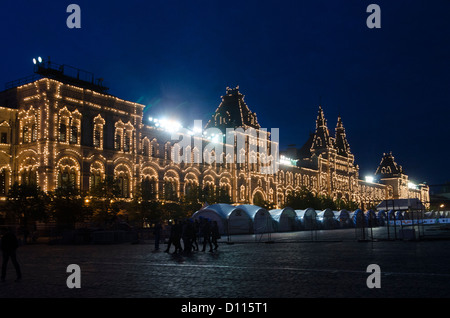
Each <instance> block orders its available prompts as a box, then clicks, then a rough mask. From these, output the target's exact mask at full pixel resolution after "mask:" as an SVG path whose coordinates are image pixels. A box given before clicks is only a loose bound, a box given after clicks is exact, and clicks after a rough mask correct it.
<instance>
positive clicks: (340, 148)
mask: <svg viewBox="0 0 450 318" xmlns="http://www.w3.org/2000/svg"><path fill="white" fill-rule="evenodd" d="M334 147H335V148H336V150H337V153H338V154H339V155H341V156H345V157H347V156H348V155H349V154H350V153H351V152H350V145H349V144H348V141H347V136H346V134H345V128H344V125H343V124H342V119H341V116H339V117H338V120H337V124H336V134H335V143H334Z"/></svg>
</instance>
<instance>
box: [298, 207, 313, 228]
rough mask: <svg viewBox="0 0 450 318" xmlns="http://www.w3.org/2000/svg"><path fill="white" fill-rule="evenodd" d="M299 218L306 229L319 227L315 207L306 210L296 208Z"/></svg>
mask: <svg viewBox="0 0 450 318" xmlns="http://www.w3.org/2000/svg"><path fill="white" fill-rule="evenodd" d="M295 213H296V214H297V219H298V220H299V221H301V224H302V227H303V228H304V229H306V230H310V229H315V228H317V212H316V210H314V209H313V208H307V209H305V210H295Z"/></svg>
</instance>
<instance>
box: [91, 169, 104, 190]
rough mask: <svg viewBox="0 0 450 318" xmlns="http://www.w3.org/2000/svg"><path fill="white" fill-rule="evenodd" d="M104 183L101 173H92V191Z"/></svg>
mask: <svg viewBox="0 0 450 318" xmlns="http://www.w3.org/2000/svg"><path fill="white" fill-rule="evenodd" d="M101 182H102V176H101V175H100V172H92V173H91V189H94V188H95V187H97V186H98V185H99V184H101Z"/></svg>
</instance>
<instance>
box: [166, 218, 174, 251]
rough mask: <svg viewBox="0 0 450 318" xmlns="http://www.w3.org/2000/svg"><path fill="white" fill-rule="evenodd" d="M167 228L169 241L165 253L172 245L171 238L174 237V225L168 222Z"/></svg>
mask: <svg viewBox="0 0 450 318" xmlns="http://www.w3.org/2000/svg"><path fill="white" fill-rule="evenodd" d="M168 226H169V240H168V241H167V248H166V250H165V251H164V252H166V253H169V251H170V246H171V245H172V244H173V237H174V235H175V230H174V224H173V223H172V221H169V223H168Z"/></svg>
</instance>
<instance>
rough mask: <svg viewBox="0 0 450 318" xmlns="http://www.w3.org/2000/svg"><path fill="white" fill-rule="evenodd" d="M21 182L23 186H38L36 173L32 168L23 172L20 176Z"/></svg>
mask: <svg viewBox="0 0 450 318" xmlns="http://www.w3.org/2000/svg"><path fill="white" fill-rule="evenodd" d="M20 181H21V183H22V184H27V185H33V184H37V175H36V171H35V170H33V169H32V168H29V169H24V170H22V172H21V174H20Z"/></svg>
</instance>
